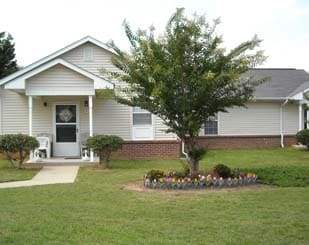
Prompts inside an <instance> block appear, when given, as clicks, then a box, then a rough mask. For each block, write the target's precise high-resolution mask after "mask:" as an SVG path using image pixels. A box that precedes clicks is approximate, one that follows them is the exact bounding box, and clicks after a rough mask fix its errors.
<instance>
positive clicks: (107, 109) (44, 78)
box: [0, 36, 309, 159]
mask: <svg viewBox="0 0 309 245" xmlns="http://www.w3.org/2000/svg"><path fill="white" fill-rule="evenodd" d="M113 55H115V53H114V52H113V50H111V49H109V48H108V47H107V46H106V45H104V44H103V43H101V42H100V41H98V40H96V39H94V38H92V37H89V36H88V37H85V38H83V39H81V40H79V41H77V42H75V43H73V44H71V45H69V46H66V47H65V48H63V49H61V50H59V51H57V52H55V53H53V54H51V55H49V56H47V57H45V58H43V59H41V60H39V61H37V62H35V63H33V64H31V65H29V66H27V67H25V68H24V69H22V70H20V71H17V72H15V73H13V74H12V75H10V76H8V77H5V78H3V79H2V80H0V86H1V89H0V110H1V113H0V134H8V133H24V134H30V135H33V136H35V135H37V134H41V133H48V134H50V135H52V138H53V156H79V155H80V145H81V143H80V142H81V141H82V138H84V137H85V136H86V135H93V134H115V135H118V136H121V137H122V138H123V139H125V140H126V144H125V146H124V147H123V149H122V151H120V152H119V153H118V156H119V157H124V158H131V159H132V158H156V157H161V158H164V157H166V158H170V157H175V156H177V155H178V154H179V151H180V150H179V142H177V139H176V136H175V135H173V134H166V133H165V132H164V130H165V129H166V126H165V125H164V124H163V123H162V121H161V119H160V118H158V117H156V116H154V115H151V114H150V113H148V112H147V111H144V110H141V109H139V108H131V107H128V106H125V105H121V104H118V103H117V102H115V101H113V100H104V99H100V98H98V97H97V96H96V90H99V89H104V88H114V86H118V85H121V83H119V82H117V81H108V80H106V79H105V78H104V77H103V76H101V74H100V71H99V69H100V68H101V67H104V68H105V69H108V70H111V71H116V70H117V68H116V67H114V66H113V65H112V63H111V57H112V56H113ZM249 73H250V75H254V76H255V77H265V76H269V77H271V80H270V81H269V82H267V83H265V84H263V85H261V86H259V87H258V88H257V90H256V92H255V101H254V102H250V103H248V105H247V108H238V107H237V108H232V109H230V110H229V113H219V114H218V115H217V117H216V118H212V119H210V120H208V121H207V122H205V125H204V127H203V129H202V130H201V137H200V139H199V141H200V143H201V144H202V145H207V146H208V147H212V148H235V147H270V146H271V147H274V146H278V147H279V146H280V145H282V146H283V144H286V145H290V144H292V143H294V142H295V140H294V136H295V134H296V133H297V132H298V131H299V130H300V129H302V128H304V127H307V126H308V124H306V123H305V122H306V118H307V119H308V114H309V113H308V111H307V110H306V106H305V105H306V104H308V103H309V102H308V101H307V100H306V99H305V97H304V94H305V93H306V92H307V91H309V74H308V73H306V72H305V71H304V70H296V69H254V70H251V71H250V72H249ZM205 135H206V136H205Z"/></svg>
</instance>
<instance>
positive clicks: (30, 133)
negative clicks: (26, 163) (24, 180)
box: [28, 96, 33, 160]
mask: <svg viewBox="0 0 309 245" xmlns="http://www.w3.org/2000/svg"><path fill="white" fill-rule="evenodd" d="M28 114H29V135H30V136H32V96H28ZM29 157H30V160H33V151H31V152H30V156H29Z"/></svg>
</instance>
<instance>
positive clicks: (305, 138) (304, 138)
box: [296, 129, 309, 148]
mask: <svg viewBox="0 0 309 245" xmlns="http://www.w3.org/2000/svg"><path fill="white" fill-rule="evenodd" d="M296 139H297V141H298V142H299V143H301V144H303V145H305V146H307V147H308V148H309V129H303V130H301V131H299V132H298V133H297V134H296Z"/></svg>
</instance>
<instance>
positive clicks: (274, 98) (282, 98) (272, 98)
mask: <svg viewBox="0 0 309 245" xmlns="http://www.w3.org/2000/svg"><path fill="white" fill-rule="evenodd" d="M286 99H287V97H255V98H253V100H275V101H282V100H286Z"/></svg>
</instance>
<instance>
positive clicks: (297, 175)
mask: <svg viewBox="0 0 309 245" xmlns="http://www.w3.org/2000/svg"><path fill="white" fill-rule="evenodd" d="M241 171H243V172H254V173H256V175H257V176H258V181H259V182H260V183H262V184H269V185H278V186H281V187H305V186H309V168H308V167H301V166H298V167H292V166H270V167H265V168H253V169H242V170H241Z"/></svg>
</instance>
